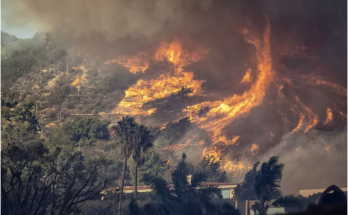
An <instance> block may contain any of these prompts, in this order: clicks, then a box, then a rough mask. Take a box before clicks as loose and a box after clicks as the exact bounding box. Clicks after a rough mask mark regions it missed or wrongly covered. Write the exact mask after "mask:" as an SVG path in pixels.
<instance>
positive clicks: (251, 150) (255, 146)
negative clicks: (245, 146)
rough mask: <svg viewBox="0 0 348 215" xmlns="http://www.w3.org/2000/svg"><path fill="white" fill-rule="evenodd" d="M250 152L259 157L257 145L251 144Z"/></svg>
mask: <svg viewBox="0 0 348 215" xmlns="http://www.w3.org/2000/svg"><path fill="white" fill-rule="evenodd" d="M250 152H251V154H252V155H257V153H258V152H259V146H258V145H256V144H255V143H253V144H251V149H250Z"/></svg>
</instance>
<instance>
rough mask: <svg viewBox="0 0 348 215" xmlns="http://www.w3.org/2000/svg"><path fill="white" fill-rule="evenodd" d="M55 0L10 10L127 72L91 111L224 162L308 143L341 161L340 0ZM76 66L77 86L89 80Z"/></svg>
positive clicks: (243, 164)
mask: <svg viewBox="0 0 348 215" xmlns="http://www.w3.org/2000/svg"><path fill="white" fill-rule="evenodd" d="M63 2H64V3H65V4H63V3H54V4H52V5H51V4H47V3H46V2H45V1H42V0H30V1H25V2H22V3H21V6H23V7H24V8H26V9H27V10H26V11H27V12H25V13H24V12H23V13H18V14H22V16H21V17H16V19H12V21H13V23H14V24H16V23H17V24H18V23H21V21H22V20H23V18H27V17H30V18H31V19H33V20H36V21H37V22H38V23H40V24H41V25H40V26H41V27H42V28H43V29H44V30H50V31H53V32H55V34H57V35H59V37H61V38H63V39H66V40H68V41H70V42H71V44H73V45H74V46H73V47H72V48H71V49H74V48H76V47H78V48H79V51H80V49H81V50H82V51H83V52H86V53H88V54H89V55H88V56H97V57H95V58H94V57H89V61H91V62H92V61H93V62H98V63H100V64H101V66H100V67H99V68H98V74H103V72H105V71H106V70H107V71H112V72H113V73H115V74H116V75H117V78H119V77H120V78H119V79H118V80H122V78H123V77H124V76H126V78H128V77H131V78H128V79H129V80H131V81H129V82H124V83H123V81H118V82H116V83H118V85H119V86H114V88H112V90H114V91H115V92H117V95H118V96H119V97H121V98H118V99H115V101H114V103H113V104H112V105H113V107H112V108H110V109H111V110H110V109H107V110H102V111H100V112H112V113H113V114H116V115H131V116H133V117H135V118H136V119H137V120H138V121H140V122H142V123H143V124H145V125H147V126H152V127H158V128H161V129H160V131H159V136H158V137H157V139H156V144H157V145H158V146H159V147H160V149H159V150H160V151H161V152H165V151H170V150H174V151H180V152H181V151H187V152H188V153H189V154H190V155H191V157H194V158H195V160H198V159H200V158H201V157H202V156H206V155H209V156H211V157H213V158H215V159H221V164H222V166H223V168H224V169H225V170H226V171H228V172H234V173H239V172H245V171H246V170H247V169H248V168H250V167H251V166H252V164H253V162H254V161H257V160H260V159H263V158H264V157H265V156H266V155H269V153H270V152H274V155H282V153H285V152H289V153H297V152H298V151H299V150H301V149H302V150H310V149H311V147H315V149H316V152H318V153H319V152H320V153H319V154H322V155H323V156H327V159H328V160H330V159H331V158H335V159H336V158H337V157H340V159H342V160H339V161H337V162H336V160H335V161H332V163H331V164H330V165H338V164H340V163H342V162H346V154H345V153H343V152H342V151H344V149H346V134H345V129H346V125H347V122H346V121H347V114H346V108H347V103H346V102H347V87H346V84H347V83H346V77H347V73H346V56H347V55H346V11H345V7H342V5H345V4H346V2H345V1H334V2H329V1H321V0H320V1H305V2H304V1H298V2H291V3H290V2H286V3H285V2H281V3H280V2H278V1H258V2H257V3H255V2H253V3H248V2H245V1H226V0H221V1H210V0H203V1H196V0H192V1H184V0H179V1H168V2H159V1H156V0H150V1H147V3H146V5H142V4H145V3H139V2H135V1H129V0H127V1H126V0H119V1H115V2H110V1H100V2H99V3H98V4H97V3H96V2H95V1H93V0H88V1H81V0H78V1H63ZM8 4H9V3H8ZM18 4H19V3H18ZM64 5H65V6H64ZM23 7H22V8H23ZM66 8H74V10H73V11H66V10H65V9H66ZM342 8H343V9H342ZM100 11H102V12H100ZM62 14H63V15H62ZM96 14H99V15H98V16H96ZM342 17H343V18H342ZM87 61H88V60H87ZM100 61H101V62H100ZM81 68H83V74H82V75H80V76H77V77H76V79H74V80H73V81H72V82H71V83H70V85H71V86H77V87H79V90H80V89H81V90H83V87H85V86H88V85H92V83H94V82H90V81H89V78H91V77H92V76H89V75H87V72H86V71H87V70H88V68H87V66H86V68H85V67H81ZM119 68H123V69H124V70H125V71H126V72H120V69H119ZM96 77H98V76H96ZM128 79H127V80H128ZM95 82H97V81H95ZM82 86H83V87H82ZM110 91H111V90H110ZM115 94H116V93H115ZM103 96H104V97H107V95H103ZM342 134H345V135H342ZM336 137H337V138H336ZM330 141H332V142H334V143H335V144H331V143H330ZM280 148H281V150H278V151H277V150H276V149H280ZM305 152H306V153H307V152H308V153H311V152H310V151H305ZM306 153H304V154H306ZM304 156H305V155H304ZM335 156H336V157H335ZM286 157H288V156H286ZM310 159H311V161H313V160H315V161H318V160H316V158H315V156H312V157H310ZM313 163H315V162H313ZM286 165H287V164H286ZM313 165H315V164H313ZM327 168H330V167H329V166H325V169H327Z"/></svg>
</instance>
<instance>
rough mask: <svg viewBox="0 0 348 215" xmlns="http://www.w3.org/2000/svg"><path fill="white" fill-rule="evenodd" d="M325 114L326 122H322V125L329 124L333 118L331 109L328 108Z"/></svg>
mask: <svg viewBox="0 0 348 215" xmlns="http://www.w3.org/2000/svg"><path fill="white" fill-rule="evenodd" d="M326 113H327V118H326V121H325V122H324V125H327V124H329V122H331V121H332V117H333V114H332V110H331V108H328V109H327V110H326Z"/></svg>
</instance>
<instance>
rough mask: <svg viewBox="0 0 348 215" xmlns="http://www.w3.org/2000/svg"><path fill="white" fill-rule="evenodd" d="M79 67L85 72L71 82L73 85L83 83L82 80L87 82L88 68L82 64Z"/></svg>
mask: <svg viewBox="0 0 348 215" xmlns="http://www.w3.org/2000/svg"><path fill="white" fill-rule="evenodd" d="M79 68H80V69H81V70H82V71H83V74H82V75H78V76H77V77H76V79H75V80H74V81H73V82H72V83H71V86H78V85H79V84H81V82H85V81H86V80H87V79H86V77H87V69H86V68H85V67H84V66H80V67H79Z"/></svg>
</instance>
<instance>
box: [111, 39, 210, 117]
mask: <svg viewBox="0 0 348 215" xmlns="http://www.w3.org/2000/svg"><path fill="white" fill-rule="evenodd" d="M205 53H206V51H202V52H199V53H188V52H186V51H185V50H183V49H182V47H181V44H180V43H179V41H178V40H174V41H173V42H172V43H169V44H167V43H162V44H161V46H160V47H159V48H158V49H157V51H156V54H155V57H154V59H153V60H154V61H163V60H168V61H169V62H171V63H172V64H173V65H174V70H175V74H174V75H171V74H169V73H167V74H162V75H160V76H159V77H158V78H157V79H151V80H148V81H145V80H139V81H138V82H137V83H136V84H135V85H133V86H132V87H130V88H129V89H128V90H127V91H126V92H125V97H124V99H123V100H122V101H121V102H120V103H119V105H118V106H117V107H116V108H115V109H114V110H113V113H122V114H128V115H133V116H140V115H142V116H149V115H151V114H153V113H155V112H156V109H155V108H153V109H150V110H145V108H144V104H145V103H147V102H150V101H154V100H157V99H163V98H166V97H168V96H170V95H172V94H175V93H178V92H180V91H181V90H183V89H184V88H189V89H190V90H191V91H192V92H191V93H189V94H188V96H193V95H199V94H200V93H201V85H202V83H203V82H204V81H200V80H194V75H193V73H192V72H184V71H183V69H182V67H183V66H185V65H188V64H190V63H192V62H195V61H197V60H199V59H200V58H202V56H203V55H204V54H205Z"/></svg>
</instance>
